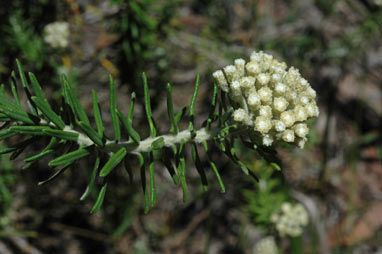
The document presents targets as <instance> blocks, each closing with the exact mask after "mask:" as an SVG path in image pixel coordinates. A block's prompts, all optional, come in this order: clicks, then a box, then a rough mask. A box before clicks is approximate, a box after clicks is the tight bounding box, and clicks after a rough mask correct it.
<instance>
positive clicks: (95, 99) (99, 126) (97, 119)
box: [92, 90, 105, 137]
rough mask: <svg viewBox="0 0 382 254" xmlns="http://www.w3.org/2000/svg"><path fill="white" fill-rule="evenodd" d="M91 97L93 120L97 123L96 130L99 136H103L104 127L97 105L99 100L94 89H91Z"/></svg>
mask: <svg viewBox="0 0 382 254" xmlns="http://www.w3.org/2000/svg"><path fill="white" fill-rule="evenodd" d="M92 98H93V112H94V120H95V122H96V125H97V130H98V134H99V136H101V137H103V132H104V131H105V128H104V127H103V122H102V115H101V109H100V105H99V100H98V96H97V93H96V91H94V90H92Z"/></svg>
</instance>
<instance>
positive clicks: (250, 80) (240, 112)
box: [213, 51, 319, 148]
mask: <svg viewBox="0 0 382 254" xmlns="http://www.w3.org/2000/svg"><path fill="white" fill-rule="evenodd" d="M213 77H214V79H215V81H216V82H217V84H218V85H219V87H220V88H221V89H222V90H223V91H225V92H227V93H228V94H229V96H230V98H231V99H232V100H233V101H235V102H236V103H237V104H238V105H239V107H238V108H236V109H235V111H234V113H233V119H234V120H235V121H237V122H239V123H242V124H245V125H248V126H250V127H253V129H254V131H256V132H258V133H260V134H261V136H262V142H263V144H264V145H266V146H270V145H272V143H273V142H274V141H275V140H283V141H285V142H290V143H295V144H296V145H298V146H299V147H300V148H303V147H304V144H305V142H306V141H307V138H306V135H307V134H308V132H309V129H308V126H307V125H306V123H305V121H306V120H307V119H308V118H310V117H317V116H318V114H319V109H318V107H317V104H316V101H315V98H316V92H315V91H314V90H313V89H312V87H311V86H310V85H309V82H308V81H307V80H306V79H304V78H303V77H301V75H300V72H299V71H298V70H297V69H296V68H294V67H290V68H289V69H287V65H286V64H285V63H284V62H279V61H277V60H275V59H274V58H273V56H271V55H269V54H266V53H263V52H262V51H260V52H253V53H252V54H251V58H250V61H249V62H248V63H246V62H245V60H244V59H236V60H235V62H234V65H228V66H226V67H224V68H223V70H218V71H215V72H214V73H213Z"/></svg>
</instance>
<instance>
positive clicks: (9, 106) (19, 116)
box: [0, 95, 34, 124]
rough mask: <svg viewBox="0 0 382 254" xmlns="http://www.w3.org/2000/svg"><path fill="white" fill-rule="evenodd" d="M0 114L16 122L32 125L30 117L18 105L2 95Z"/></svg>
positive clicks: (0, 97)
mask: <svg viewBox="0 0 382 254" xmlns="http://www.w3.org/2000/svg"><path fill="white" fill-rule="evenodd" d="M0 112H1V113H4V114H6V115H7V116H8V117H10V118H12V119H15V120H17V121H21V122H24V123H26V124H34V122H33V120H32V119H31V116H30V115H29V114H28V113H27V112H25V110H24V109H23V108H22V107H21V106H20V105H19V104H17V103H14V102H13V101H11V100H9V99H8V98H6V97H5V96H4V95H0Z"/></svg>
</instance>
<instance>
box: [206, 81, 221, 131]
mask: <svg viewBox="0 0 382 254" xmlns="http://www.w3.org/2000/svg"><path fill="white" fill-rule="evenodd" d="M218 91H219V88H218V86H217V85H216V84H214V92H213V95H212V102H211V109H210V113H209V116H208V119H207V129H208V130H209V129H211V123H212V122H213V121H215V119H216V118H215V117H214V112H215V108H216V97H217V95H218Z"/></svg>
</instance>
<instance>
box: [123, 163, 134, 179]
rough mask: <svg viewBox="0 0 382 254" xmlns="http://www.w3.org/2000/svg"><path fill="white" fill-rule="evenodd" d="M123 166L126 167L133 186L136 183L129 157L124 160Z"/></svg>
mask: <svg viewBox="0 0 382 254" xmlns="http://www.w3.org/2000/svg"><path fill="white" fill-rule="evenodd" d="M123 165H124V166H125V169H126V172H127V174H128V175H129V181H130V184H132V183H133V182H134V175H133V170H132V168H131V166H130V160H129V159H128V157H127V156H126V157H125V158H124V159H123Z"/></svg>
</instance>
